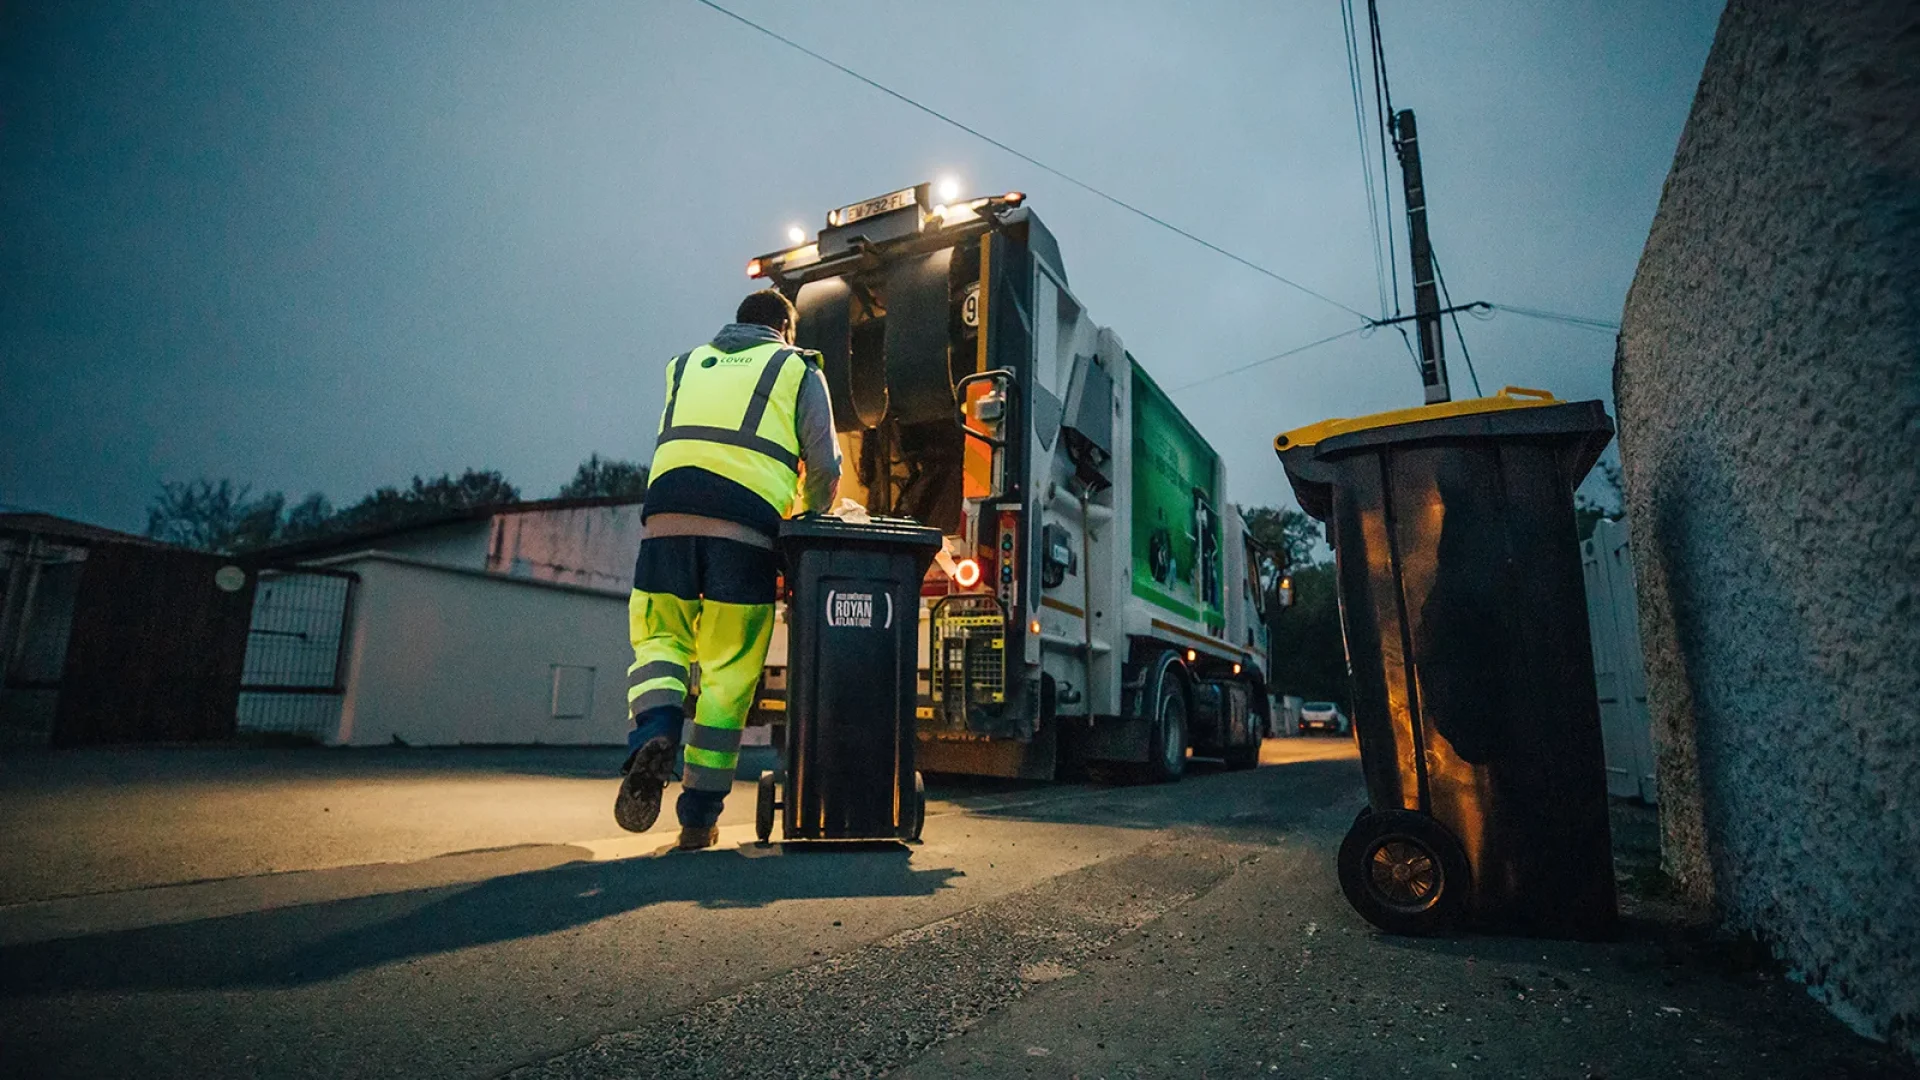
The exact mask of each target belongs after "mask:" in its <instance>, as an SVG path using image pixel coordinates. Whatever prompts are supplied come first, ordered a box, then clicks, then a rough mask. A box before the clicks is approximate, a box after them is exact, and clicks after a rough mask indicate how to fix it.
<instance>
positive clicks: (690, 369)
mask: <svg viewBox="0 0 1920 1080" xmlns="http://www.w3.org/2000/svg"><path fill="white" fill-rule="evenodd" d="M799 356H801V352H800V350H798V349H793V348H789V347H787V346H784V345H779V344H775V343H771V342H769V343H766V344H761V345H756V346H754V347H753V348H751V349H745V350H742V351H741V352H737V353H723V352H721V351H720V350H718V349H716V348H714V347H713V346H711V345H702V346H701V347H700V348H698V349H695V350H693V351H692V352H690V353H686V354H684V355H681V356H677V357H675V358H674V359H673V360H672V362H671V363H669V364H668V367H667V407H666V411H665V412H664V413H663V414H662V416H661V418H660V435H659V438H658V440H657V441H656V444H655V447H654V457H653V474H654V476H656V477H658V476H661V475H664V474H665V473H666V472H668V471H669V470H672V469H675V468H680V467H682V466H693V467H696V468H700V469H704V470H706V471H708V472H712V473H715V474H717V475H720V476H723V477H726V478H727V479H729V480H733V481H735V482H736V483H739V484H741V485H743V486H745V487H746V488H747V489H748V490H750V491H752V492H754V493H755V494H757V495H759V496H760V497H761V498H764V499H766V500H767V502H768V503H770V504H772V506H773V507H774V508H775V509H776V510H779V511H780V512H782V513H785V512H786V510H787V508H788V506H789V505H790V504H791V503H792V502H793V497H794V493H795V491H796V490H797V488H798V484H799V477H800V474H799V469H800V436H799V432H798V431H797V430H796V428H797V421H796V414H797V412H798V408H799V397H800V382H801V380H802V379H803V378H805V377H806V369H807V364H806V362H805V361H804V360H801V361H800V362H798V363H795V362H794V361H795V359H796V357H799Z"/></svg>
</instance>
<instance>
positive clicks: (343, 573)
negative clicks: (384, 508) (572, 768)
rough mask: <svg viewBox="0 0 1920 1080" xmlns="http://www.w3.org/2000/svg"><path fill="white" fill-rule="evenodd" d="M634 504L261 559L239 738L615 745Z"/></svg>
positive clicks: (460, 518) (316, 546) (595, 503)
mask: <svg viewBox="0 0 1920 1080" xmlns="http://www.w3.org/2000/svg"><path fill="white" fill-rule="evenodd" d="M640 511H641V507H640V503H639V501H638V500H635V499H617V498H602V499H554V500H547V501H543V502H528V503H515V504H510V505H505V506H496V507H487V508H480V509H475V510H472V511H466V512H462V513H458V514H454V515H449V516H446V517H442V518H437V519H434V520H432V521H427V522H421V523H417V524H413V525H408V526H405V527H398V528H396V527H386V528H382V529H380V530H376V531H363V532H360V533H357V534H351V535H345V536H339V537H329V538H327V539H325V540H321V541H313V542H307V543H302V544H296V545H290V546H287V547H283V548H280V549H278V550H276V551H273V552H270V553H268V554H269V557H270V561H271V562H272V563H274V564H275V565H278V566H280V567H282V568H283V569H280V570H267V571H265V572H263V574H262V576H261V581H260V586H259V590H258V593H257V594H256V599H255V606H254V617H253V626H252V628H251V634H250V640H249V648H248V651H247V670H246V676H245V679H244V680H243V686H242V691H243V692H242V694H241V700H240V729H241V730H243V731H256V732H284V733H289V734H298V735H303V736H308V737H312V738H316V739H318V740H320V741H321V742H325V743H328V744H333V745H355V746H368V745H382V744H391V743H395V742H400V743H406V744H409V745H414V746H420V745H457V744H468V745H472V744H489V743H495V744H530V743H545V744H574V745H616V744H624V742H625V740H626V731H627V728H628V726H629V725H628V721H627V708H626V672H627V665H628V664H629V663H630V662H631V660H632V652H631V649H630V647H629V645H628V641H627V596H628V593H629V591H630V589H631V585H632V581H633V563H634V556H635V554H636V552H637V551H638V549H639V546H640V537H641V526H640Z"/></svg>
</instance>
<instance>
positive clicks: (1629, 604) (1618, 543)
mask: <svg viewBox="0 0 1920 1080" xmlns="http://www.w3.org/2000/svg"><path fill="white" fill-rule="evenodd" d="M1580 558H1581V564H1582V569H1583V570H1584V572H1585V574H1586V581H1587V626H1588V628H1589V630H1590V631H1591V632H1592V638H1593V675H1594V684H1595V690H1596V692H1597V693H1598V694H1599V696H1600V734H1601V738H1602V739H1603V741H1604V743H1605V746H1606V755H1607V794H1609V795H1613V796H1616V797H1620V798H1628V799H1632V798H1638V799H1641V800H1642V801H1645V802H1649V803H1651V802H1654V801H1655V800H1656V794H1655V791H1654V760H1653V737H1652V733H1651V731H1650V729H1649V718H1648V712H1647V669H1646V665H1645V662H1644V661H1643V659H1642V657H1641V653H1640V616H1639V605H1638V602H1637V601H1636V599H1635V593H1634V583H1633V559H1632V552H1631V551H1630V550H1629V548H1628V546H1627V526H1626V523H1625V522H1620V521H1602V522H1600V523H1599V524H1598V525H1597V526H1595V527H1594V530H1593V536H1592V537H1591V538H1590V539H1588V540H1587V541H1586V542H1585V543H1583V544H1581V545H1580Z"/></svg>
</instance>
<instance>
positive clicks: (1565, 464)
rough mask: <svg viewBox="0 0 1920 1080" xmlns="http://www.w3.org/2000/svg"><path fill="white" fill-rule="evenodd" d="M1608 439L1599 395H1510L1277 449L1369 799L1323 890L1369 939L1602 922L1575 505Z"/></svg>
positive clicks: (1605, 861)
mask: <svg viewBox="0 0 1920 1080" xmlns="http://www.w3.org/2000/svg"><path fill="white" fill-rule="evenodd" d="M1612 433H1613V423H1612V421H1611V420H1609V419H1608V417H1607V414H1606V410H1605V409H1604V408H1603V407H1602V405H1601V403H1600V402H1598V401H1576V402H1565V401H1559V400H1556V399H1555V398H1554V397H1553V396H1552V395H1550V394H1547V393H1545V392H1542V391H1537V390H1523V389H1519V388H1516V387H1508V388H1506V389H1504V390H1502V391H1501V392H1500V393H1498V394H1496V395H1494V396H1492V397H1486V398H1475V399H1471V400H1466V401H1452V402H1443V403H1440V404H1436V405H1428V406H1424V407H1421V408H1414V409H1403V410H1400V411H1397V412H1390V413H1381V414H1378V415H1375V416H1367V417H1360V418H1356V419H1350V420H1328V421H1325V422H1323V423H1319V424H1315V425H1312V426H1310V427H1305V428H1301V429H1299V430H1297V431H1291V432H1288V433H1286V434H1284V435H1281V436H1280V437H1279V438H1277V439H1275V440H1274V449H1275V451H1276V452H1278V454H1279V455H1280V461H1281V463H1282V464H1283V465H1285V466H1286V470H1287V479H1288V481H1289V482H1290V483H1291V484H1292V485H1293V491H1294V494H1295V496H1296V497H1297V498H1298V499H1299V502H1300V506H1301V508H1302V509H1303V510H1305V511H1306V512H1307V513H1308V514H1310V515H1311V516H1313V517H1315V518H1318V519H1319V520H1321V521H1323V522H1326V524H1327V526H1328V536H1329V540H1330V542H1331V544H1332V545H1333V549H1334V553H1335V556H1336V562H1337V571H1336V577H1337V580H1338V582H1339V595H1340V611H1341V629H1342V632H1343V633H1344V634H1345V636H1346V644H1347V654H1348V658H1349V663H1350V665H1351V668H1352V672H1353V684H1352V685H1353V724H1354V728H1355V731H1356V734H1357V735H1358V736H1359V742H1360V759H1361V769H1362V771H1363V772H1364V774H1365V776H1366V785H1367V807H1366V808H1365V809H1363V810H1362V811H1361V812H1360V815H1359V817H1358V818H1357V819H1356V820H1355V821H1354V823H1353V827H1352V828H1351V829H1350V830H1349V832H1348V833H1347V836H1346V839H1345V841H1344V842H1343V843H1342V844H1341V846H1340V856H1339V865H1338V869H1339V875H1340V886H1341V889H1342V891H1343V892H1345V893H1346V896H1347V900H1348V901H1349V902H1350V903H1351V904H1353V906H1354V908H1355V909H1356V910H1358V911H1359V912H1360V914H1361V915H1363V916H1364V917H1365V918H1366V919H1367V921H1369V922H1371V923H1373V924H1374V925H1375V926H1378V927H1380V928H1381V929H1383V930H1386V931H1388V932H1390V933H1400V934H1422V933H1439V932H1443V931H1446V930H1449V929H1452V928H1454V927H1456V926H1460V925H1471V926H1474V927H1476V928H1479V929H1485V930H1493V931H1498V932H1507V933H1517V934H1525V935H1534V936H1543V937H1559V938H1576V939H1592V938H1601V937H1605V936H1607V935H1608V934H1609V933H1610V932H1611V931H1612V929H1613V926H1614V922H1615V918H1616V905H1615V897H1614V881H1613V853H1612V846H1611V841H1610V837H1609V830H1608V824H1607V789H1606V765H1605V757H1604V753H1603V750H1602V747H1601V741H1600V711H1599V702H1598V698H1597V696H1596V694H1595V691H1594V679H1593V653H1592V650H1591V646H1590V644H1589V642H1588V632H1587V617H1586V593H1585V587H1584V584H1583V580H1582V577H1581V569H1580V553H1579V542H1578V539H1577V537H1576V530H1575V525H1574V506H1573V493H1574V488H1575V487H1577V486H1578V485H1579V483H1580V481H1581V479H1582V478H1584V477H1585V476H1586V474H1587V471H1588V470H1589V469H1591V468H1592V467H1593V463H1594V461H1595V460H1596V459H1597V458H1598V457H1599V456H1600V452H1601V450H1603V449H1605V447H1606V445H1607V442H1608V440H1609V439H1610V438H1611V437H1612Z"/></svg>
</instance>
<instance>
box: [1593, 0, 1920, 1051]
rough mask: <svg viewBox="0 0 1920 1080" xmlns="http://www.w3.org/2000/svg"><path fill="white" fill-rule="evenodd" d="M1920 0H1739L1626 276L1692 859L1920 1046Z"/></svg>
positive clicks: (1682, 807)
mask: <svg viewBox="0 0 1920 1080" xmlns="http://www.w3.org/2000/svg"><path fill="white" fill-rule="evenodd" d="M1917 116H1920V9H1916V8H1915V7H1914V5H1913V4H1912V3H1911V2H1910V0H1904V2H1901V0H1894V2H1889V0H1880V2H1865V0H1845V2H1836V3H1824V4H1791V3H1780V2H1764V0H1732V2H1731V3H1729V5H1728V7H1727V10H1726V13H1725V15H1724V16H1723V18H1722V21H1721V24H1720V30H1719V35H1718V37H1717V38H1716V40H1715V42H1714V47H1713V51H1712V54H1711V56H1710V57H1709V59H1708V61H1707V66H1706V71H1705V73H1704V75H1703V77H1702V80H1701V84H1700V89H1699V94H1698V97H1697V98H1696V100H1695V102H1694V107H1693V112H1692V115H1691V117H1690V118H1689V120H1688V122H1687V128H1686V131H1685V133H1684V135H1683V136H1682V138H1681V142H1680V147H1679V150H1678V153H1677V155H1676V157H1675V160H1674V164H1673V170H1672V172H1671V173H1670V174H1669V176H1668V179H1667V187H1666V191H1665V194H1664V196H1663V198H1662V200H1661V204H1660V210H1659V213H1658V215H1657V217H1656V219H1655V222H1654V225H1653V230H1652V234H1651V236H1650V237H1649V239H1648V241H1647V247H1646V251H1645V253H1644V255H1643V256H1642V258H1641V262H1640V268H1639V272H1638V274H1637V275H1636V277H1635V279H1634V284H1633V288H1632V291H1631V292H1630V294H1629V296H1628V300H1627V306H1626V311H1625V314H1624V318H1623V327H1622V331H1621V342H1620V353H1619V357H1618V360H1617V363H1616V367H1615V376H1614V377H1615V390H1616V398H1617V404H1618V408H1619V414H1620V437H1621V447H1622V460H1623V465H1624V469H1625V479H1626V489H1627V503H1628V517H1629V519H1630V521H1631V522H1632V530H1633V548H1634V552H1635V558H1636V561H1637V562H1638V563H1639V568H1640V585H1641V609H1640V610H1641V627H1642V633H1643V637H1644V645H1645V649H1646V654H1647V673H1648V683H1649V691H1650V698H1651V702H1652V705H1653V709H1654V719H1653V723H1654V735H1655V743H1656V747H1657V748H1658V751H1659V755H1660V772H1659V784H1660V800H1661V816H1662V827H1663V841H1664V845H1665V851H1666V857H1667V861H1668V865H1669V869H1670V871H1671V872H1672V873H1673V875H1674V876H1675V878H1676V879H1677V880H1678V881H1679V883H1680V884H1681V885H1682V887H1683V888H1685V889H1686V890H1687V891H1688V892H1689V893H1690V894H1691V895H1693V896H1694V897H1695V898H1697V899H1700V900H1702V901H1706V902H1711V903H1714V904H1716V905H1717V906H1718V908H1719V910H1720V911H1721V912H1722V913H1723V914H1724V916H1725V917H1726V918H1727V920H1728V921H1729V922H1730V923H1731V924H1733V925H1734V926H1736V927H1742V928H1750V929H1753V930H1755V931H1757V932H1759V933H1760V934H1761V935H1763V936H1764V937H1765V938H1766V939H1768V940H1769V941H1771V942H1772V943H1773V945H1774V946H1775V948H1776V950H1777V951H1778V952H1779V953H1780V955H1781V956H1782V957H1783V958H1784V959H1785V960H1787V961H1788V963H1790V964H1791V965H1792V966H1793V967H1795V968H1797V969H1798V970H1799V971H1801V972H1802V973H1804V976H1805V977H1806V979H1807V981H1808V982H1809V984H1810V986H1812V987H1813V989H1814V992H1815V993H1816V995H1817V996H1820V997H1822V998H1823V999H1824V1000H1827V1001H1828V1002H1829V1004H1830V1005H1831V1006H1832V1007H1833V1008H1834V1009H1835V1011H1836V1012H1838V1013H1840V1014H1841V1015H1842V1016H1843V1017H1845V1018H1847V1019H1848V1020H1849V1021H1850V1022H1853V1023H1854V1024H1855V1025H1856V1026H1858V1027H1861V1028H1863V1029H1866V1030H1870V1031H1874V1032H1877V1033H1880V1034H1882V1035H1885V1036H1888V1037H1890V1038H1892V1039H1893V1040H1894V1041H1895V1042H1897V1043H1899V1044H1901V1045H1903V1046H1905V1047H1906V1048H1907V1049H1908V1050H1909V1051H1915V1050H1920V717H1917V716H1916V712H1917V711H1920V603H1916V597H1915V594H1916V591H1920V509H1916V508H1917V507H1920V465H1916V462H1920V299H1917V298H1920V129H1917V127H1916V117H1917Z"/></svg>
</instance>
